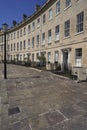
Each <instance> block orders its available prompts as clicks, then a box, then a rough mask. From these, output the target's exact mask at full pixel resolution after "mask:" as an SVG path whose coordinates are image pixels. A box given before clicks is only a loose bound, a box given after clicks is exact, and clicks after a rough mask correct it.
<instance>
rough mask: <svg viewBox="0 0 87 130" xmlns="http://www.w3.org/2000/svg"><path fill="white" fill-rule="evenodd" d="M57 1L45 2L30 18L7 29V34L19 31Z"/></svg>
mask: <svg viewBox="0 0 87 130" xmlns="http://www.w3.org/2000/svg"><path fill="white" fill-rule="evenodd" d="M56 1H57V0H47V1H46V2H45V4H44V5H42V6H41V7H40V9H39V10H38V11H36V12H35V13H33V14H32V15H31V16H28V17H27V18H26V19H25V20H23V21H21V22H20V23H18V24H17V25H16V26H14V27H11V28H9V30H8V33H11V32H13V31H16V30H18V29H21V28H22V27H24V26H26V25H27V24H29V23H31V22H32V21H33V20H35V19H36V18H37V17H39V16H40V15H41V14H42V13H44V12H45V11H46V10H47V9H48V8H49V7H50V6H51V5H53V4H54V3H55V2H56Z"/></svg>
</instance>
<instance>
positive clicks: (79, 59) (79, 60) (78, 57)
mask: <svg viewBox="0 0 87 130" xmlns="http://www.w3.org/2000/svg"><path fill="white" fill-rule="evenodd" d="M75 61H76V66H78V67H81V64H82V48H78V49H76V57H75Z"/></svg>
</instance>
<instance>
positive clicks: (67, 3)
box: [65, 0, 71, 8]
mask: <svg viewBox="0 0 87 130" xmlns="http://www.w3.org/2000/svg"><path fill="white" fill-rule="evenodd" d="M70 5H71V0H65V7H66V8H67V7H69V6H70Z"/></svg>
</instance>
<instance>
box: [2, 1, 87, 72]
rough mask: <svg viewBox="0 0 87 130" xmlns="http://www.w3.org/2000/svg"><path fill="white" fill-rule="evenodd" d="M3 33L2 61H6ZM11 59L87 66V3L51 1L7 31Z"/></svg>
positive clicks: (8, 57)
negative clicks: (4, 59)
mask: <svg viewBox="0 0 87 130" xmlns="http://www.w3.org/2000/svg"><path fill="white" fill-rule="evenodd" d="M2 37H3V32H2V30H1V31H0V60H1V61H2V60H3V45H4V43H3V40H2V39H3V38H2ZM7 49H8V50H7V59H8V60H14V59H17V60H19V61H24V59H25V58H27V57H28V58H29V59H30V60H31V61H35V62H37V61H38V58H37V57H38V55H41V53H43V54H44V55H45V57H46V63H48V62H50V63H54V62H58V63H59V64H60V65H61V67H62V70H64V69H65V68H68V69H69V68H71V67H73V66H77V67H87V58H86V56H87V1H86V0H47V2H46V3H45V4H44V5H43V6H42V7H38V8H37V10H36V12H35V13H34V14H33V15H32V16H30V17H27V18H24V19H23V21H22V22H21V23H19V24H15V26H13V27H12V28H10V29H9V30H8V32H7Z"/></svg>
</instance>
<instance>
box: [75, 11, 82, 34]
mask: <svg viewBox="0 0 87 130" xmlns="http://www.w3.org/2000/svg"><path fill="white" fill-rule="evenodd" d="M83 25H84V12H81V13H80V14H78V15H77V25H76V30H77V33H79V32H82V31H83Z"/></svg>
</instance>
